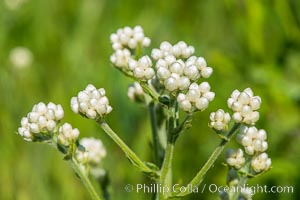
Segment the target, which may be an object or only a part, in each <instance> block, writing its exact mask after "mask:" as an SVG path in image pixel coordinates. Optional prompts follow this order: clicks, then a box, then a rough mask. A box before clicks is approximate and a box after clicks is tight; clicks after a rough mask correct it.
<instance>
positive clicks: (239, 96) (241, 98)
mask: <svg viewBox="0 0 300 200" xmlns="http://www.w3.org/2000/svg"><path fill="white" fill-rule="evenodd" d="M227 104H228V107H229V108H230V109H232V110H233V111H234V114H233V116H232V118H233V120H234V121H235V122H237V123H245V124H249V125H254V123H255V122H257V121H258V119H259V112H257V111H256V110H258V109H259V108H260V105H261V98H260V97H259V96H254V94H253V91H252V90H251V89H250V88H246V89H245V90H244V91H243V92H240V91H238V90H234V91H233V93H232V94H231V97H230V98H229V99H228V101H227Z"/></svg>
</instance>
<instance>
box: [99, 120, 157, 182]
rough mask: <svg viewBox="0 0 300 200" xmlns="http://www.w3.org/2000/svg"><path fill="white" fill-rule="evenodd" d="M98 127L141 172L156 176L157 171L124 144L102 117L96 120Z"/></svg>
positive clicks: (152, 176)
mask: <svg viewBox="0 0 300 200" xmlns="http://www.w3.org/2000/svg"><path fill="white" fill-rule="evenodd" d="M98 123H99V125H100V127H101V128H102V129H103V130H104V131H105V133H107V135H108V136H109V137H110V138H111V139H112V140H113V141H114V142H115V143H116V144H117V145H118V146H119V147H120V148H121V149H122V150H123V152H124V153H125V155H126V157H127V158H128V159H129V161H130V162H131V163H132V164H133V165H134V166H135V167H137V168H138V169H139V170H141V171H142V172H144V173H146V174H147V175H149V176H150V177H151V178H156V177H157V176H158V175H157V172H156V171H154V170H153V169H151V168H149V167H148V166H147V165H146V164H145V163H144V162H143V161H142V160H141V159H140V158H139V157H138V156H137V155H136V154H135V153H134V152H133V151H132V150H131V149H130V148H129V147H128V146H127V145H126V144H125V142H123V140H122V139H121V138H119V136H118V135H117V134H116V133H115V132H114V131H113V130H112V129H111V128H110V126H109V125H108V124H107V123H106V122H105V120H104V119H102V120H100V121H98Z"/></svg>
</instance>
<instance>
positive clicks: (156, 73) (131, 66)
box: [111, 26, 214, 112]
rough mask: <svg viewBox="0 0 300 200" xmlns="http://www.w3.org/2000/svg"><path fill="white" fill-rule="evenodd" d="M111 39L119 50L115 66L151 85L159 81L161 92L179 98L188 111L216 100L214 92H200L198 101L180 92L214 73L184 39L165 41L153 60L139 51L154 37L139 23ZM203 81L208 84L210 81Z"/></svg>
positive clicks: (199, 108) (155, 52) (114, 62)
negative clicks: (146, 35) (147, 34)
mask: <svg viewBox="0 0 300 200" xmlns="http://www.w3.org/2000/svg"><path fill="white" fill-rule="evenodd" d="M136 31H137V32H138V34H137V33H136ZM141 33H142V34H141ZM136 35H138V36H136ZM137 38H139V39H137ZM111 42H112V48H113V49H114V51H115V52H114V53H113V55H112V56H111V62H112V63H113V64H114V66H116V67H118V68H121V69H122V71H123V72H125V73H129V74H130V75H132V76H133V77H135V78H136V79H137V80H140V81H148V84H150V83H153V82H155V83H158V84H157V85H158V87H157V88H159V89H157V88H156V89H157V90H160V91H159V93H162V92H161V91H163V92H164V91H165V92H167V93H168V94H171V95H172V96H175V98H177V97H178V99H179V100H180V102H181V101H182V103H181V107H182V108H184V110H185V111H187V112H191V111H194V110H204V109H205V108H206V107H207V106H208V103H209V101H211V100H213V98H214V93H213V92H210V91H209V92H206V91H204V92H203V93H202V94H201V92H199V91H198V93H199V95H198V96H199V97H198V99H197V100H196V101H194V100H192V99H191V100H190V98H186V97H184V95H185V94H180V95H178V94H179V92H186V90H190V89H192V88H193V87H194V86H192V85H195V84H196V83H197V82H199V79H200V78H209V77H210V76H211V74H212V73H213V69H212V68H211V67H208V66H207V64H206V61H205V59H204V58H203V57H197V56H194V55H193V54H194V52H195V48H194V47H193V46H190V45H188V44H187V43H185V42H183V41H180V42H178V43H176V44H175V45H172V44H171V43H169V42H167V41H164V42H162V43H161V44H160V47H159V48H154V49H152V52H151V58H152V59H153V60H151V58H150V57H148V56H142V55H140V54H137V53H140V49H139V51H137V50H138V48H141V47H147V46H149V44H150V39H149V38H148V37H145V36H144V32H143V29H142V28H141V27H139V26H138V27H135V28H133V29H132V28H129V27H125V28H123V29H119V30H118V31H117V33H114V34H112V35H111ZM136 44H139V45H136ZM134 50H136V51H134ZM134 53H136V55H135V54H134ZM137 59H138V60H137ZM203 84H204V85H208V83H207V82H204V83H203ZM161 89H162V90H161ZM209 89H210V87H209ZM197 90H198V89H197ZM192 92H193V91H191V93H192ZM206 93H207V94H206ZM183 97H184V98H183ZM191 98H193V97H191Z"/></svg>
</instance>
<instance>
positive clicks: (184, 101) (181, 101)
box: [177, 82, 215, 112]
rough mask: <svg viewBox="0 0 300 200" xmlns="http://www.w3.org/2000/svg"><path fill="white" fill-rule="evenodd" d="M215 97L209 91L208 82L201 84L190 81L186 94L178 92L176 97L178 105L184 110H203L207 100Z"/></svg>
mask: <svg viewBox="0 0 300 200" xmlns="http://www.w3.org/2000/svg"><path fill="white" fill-rule="evenodd" d="M214 97H215V93H214V92H211V91H210V85H209V83H208V82H202V83H201V84H199V85H198V84H197V83H192V84H191V85H190V87H189V89H188V91H187V93H186V94H183V93H180V94H179V95H178V97H177V102H178V105H179V107H180V108H181V109H183V110H184V111H186V112H193V111H195V110H200V111H203V110H205V109H206V108H207V107H208V105H209V102H210V101H212V100H213V99H214Z"/></svg>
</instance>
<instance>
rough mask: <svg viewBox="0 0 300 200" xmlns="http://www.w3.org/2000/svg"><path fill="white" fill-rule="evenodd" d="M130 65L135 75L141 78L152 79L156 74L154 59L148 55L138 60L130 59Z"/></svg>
mask: <svg viewBox="0 0 300 200" xmlns="http://www.w3.org/2000/svg"><path fill="white" fill-rule="evenodd" d="M128 65H129V69H130V70H131V71H132V72H133V76H134V77H136V78H138V79H140V80H150V79H151V78H152V77H153V76H154V75H155V72H154V69H153V68H152V61H151V59H150V58H149V57H148V56H143V57H141V58H140V59H139V60H138V61H136V60H134V59H130V60H129V62H128Z"/></svg>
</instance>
